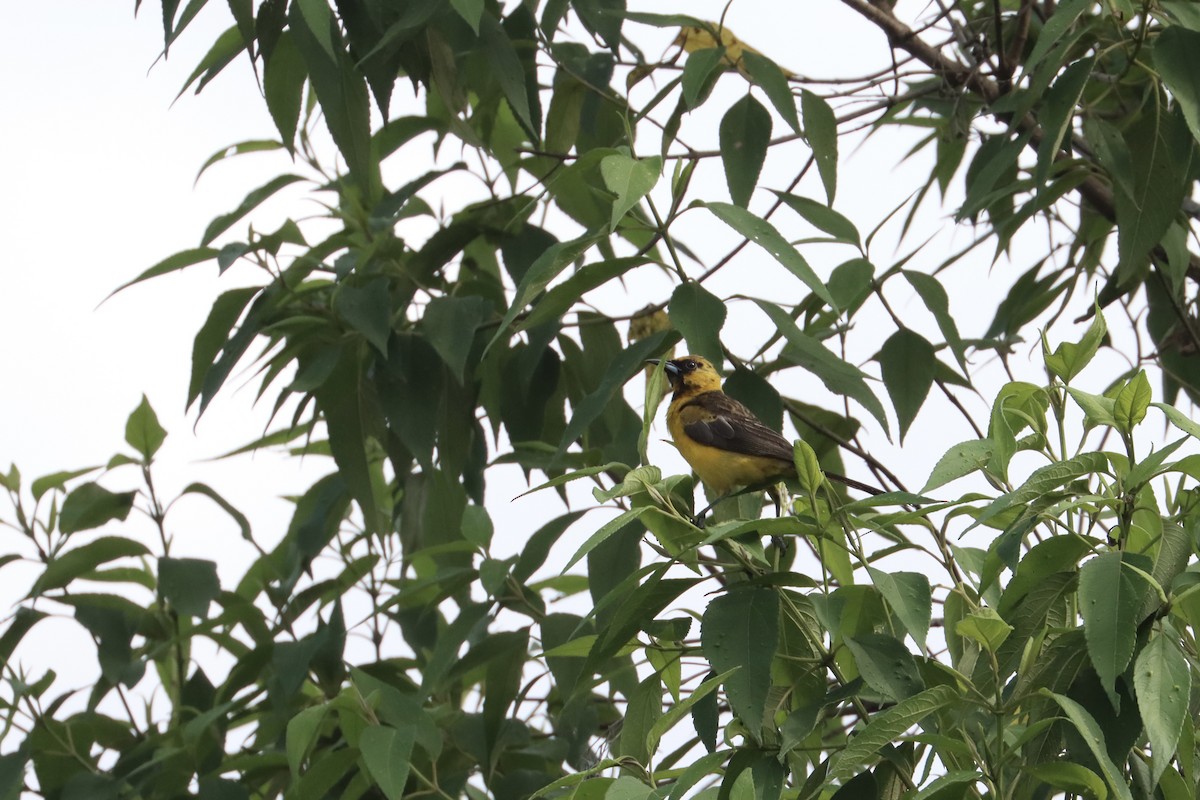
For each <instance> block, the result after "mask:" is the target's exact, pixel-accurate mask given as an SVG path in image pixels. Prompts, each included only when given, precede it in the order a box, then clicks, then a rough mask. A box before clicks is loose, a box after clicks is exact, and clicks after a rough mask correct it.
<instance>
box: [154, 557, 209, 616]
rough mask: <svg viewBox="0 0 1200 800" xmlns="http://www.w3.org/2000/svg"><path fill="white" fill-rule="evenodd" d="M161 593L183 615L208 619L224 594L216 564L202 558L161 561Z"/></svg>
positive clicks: (166, 559) (159, 560) (165, 558)
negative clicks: (213, 604)
mask: <svg viewBox="0 0 1200 800" xmlns="http://www.w3.org/2000/svg"><path fill="white" fill-rule="evenodd" d="M158 590H159V592H160V593H161V594H162V596H163V597H164V598H166V600H167V602H169V603H170V604H171V606H172V607H173V608H174V609H175V610H176V611H178V612H179V613H180V614H183V615H185V616H191V617H199V618H201V619H205V618H207V617H208V607H209V604H210V603H212V601H213V600H216V599H217V596H218V595H219V594H221V582H220V580H219V579H218V578H217V564H216V562H215V561H205V560H204V559H199V558H168V557H166V556H163V557H162V558H160V559H158Z"/></svg>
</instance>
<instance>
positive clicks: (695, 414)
mask: <svg viewBox="0 0 1200 800" xmlns="http://www.w3.org/2000/svg"><path fill="white" fill-rule="evenodd" d="M679 413H680V419H681V420H682V422H683V430H684V432H685V433H686V434H687V435H688V436H690V437H692V438H693V439H695V440H696V441H697V442H699V443H700V444H705V445H708V446H709V447H716V448H719V449H721V450H728V451H730V452H733V453H741V454H743V455H748V456H764V457H766V458H777V459H780V460H781V461H786V462H787V463H789V464H790V463H792V443H791V442H789V441H788V440H787V439H785V438H783V436H781V435H780V434H779V433H778V432H777V431H774V430H772V429H771V428H769V427H767V426H766V424H764V423H763V421H762V420H760V419H759V418H758V417H756V416H754V412H752V411H751V410H750V409H748V408H746V407H745V406H744V405H742V404H741V403H739V402H738V401H737V400H734V399H733V398H732V397H730V396H729V395H727V394H725V393H724V392H705V393H703V394H698V395H696V397H694V398H693V399H692V400H690V401H689V402H688V403H686V404H685V405H684V406H683V407H682V408H680V410H679Z"/></svg>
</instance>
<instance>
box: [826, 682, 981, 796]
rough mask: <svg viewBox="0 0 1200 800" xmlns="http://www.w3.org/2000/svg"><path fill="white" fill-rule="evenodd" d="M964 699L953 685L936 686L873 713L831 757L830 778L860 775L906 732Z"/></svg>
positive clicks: (844, 778)
mask: <svg viewBox="0 0 1200 800" xmlns="http://www.w3.org/2000/svg"><path fill="white" fill-rule="evenodd" d="M959 700H960V697H959V694H958V690H957V689H956V688H954V687H951V686H934V687H932V688H929V689H926V690H925V691H923V692H921V693H919V694H915V695H913V696H912V697H909V698H907V699H905V700H901V701H900V702H899V703H897V704H896V705H894V706H892V707H891V708H889V709H887V710H886V711H882V712H880V713H877V714H874V715H872V716H871V721H870V722H869V723H867V725H866V727H864V728H863V729H862V730H860V731H859V732H858V734H857V735H855V736H854V737H852V738H851V739H850V740H849V741H848V743H847V744H846V747H845V748H844V749H843V750H842V751H841V752H839V753H837V754H836V755H834V756H832V757H831V758H830V759H829V771H828V774H829V777H830V778H832V779H835V780H846V779H847V778H850V777H852V776H853V775H856V774H858V772H859V769H860V768H861V767H863V766H865V765H866V764H868V763H870V762H871V760H872V759H873V758H874V757H875V754H876V753H877V752H878V751H879V750H880V749H881V748H883V747H885V746H887V745H888V744H890V743H892V742H893V741H895V740H896V739H897V738H898V737H900V736H901V735H902V734H903V733H904V732H905V731H907V730H908V729H909V728H911V727H912V726H913V725H916V724H917V723H919V722H920V721H921V720H923V719H925V717H927V716H929V715H930V714H932V713H933V712H935V711H937V710H939V709H941V708H945V707H946V706H948V705H950V704H951V703H954V702H958V701H959Z"/></svg>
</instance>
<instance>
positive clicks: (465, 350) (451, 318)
mask: <svg viewBox="0 0 1200 800" xmlns="http://www.w3.org/2000/svg"><path fill="white" fill-rule="evenodd" d="M491 313H492V304H491V302H489V301H488V300H487V299H485V298H483V297H477V296H472V297H449V296H447V297H435V298H434V299H433V300H431V301H430V302H429V305H428V306H426V307H425V316H424V317H423V318H422V320H421V326H422V328H423V329H424V331H425V338H426V339H428V340H429V343H430V344H431V345H433V349H434V350H436V351H437V353H438V355H440V356H441V357H442V360H443V361H445V362H446V365H447V366H448V367H450V371H451V373H453V375H454V377H455V378H457V379H458V382H459V383H460V384H461V383H462V382H463V380H464V375H465V373H466V368H467V358H468V356H470V353H471V345H472V344H474V342H475V331H476V330H477V329H478V328H479V326H480V325H481V324H483V322H484V321H485V320H486V319H487V318H488V317H490V316H491Z"/></svg>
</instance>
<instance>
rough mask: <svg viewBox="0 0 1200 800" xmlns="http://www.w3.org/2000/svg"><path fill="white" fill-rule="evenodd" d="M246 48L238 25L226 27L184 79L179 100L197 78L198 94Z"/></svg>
mask: <svg viewBox="0 0 1200 800" xmlns="http://www.w3.org/2000/svg"><path fill="white" fill-rule="evenodd" d="M245 49H246V42H245V40H244V39H243V38H242V33H241V31H239V30H238V28H237V26H236V25H234V26H233V27H230V28H226V29H225V31H224V32H222V33H221V35H219V36H218V37H217V38H216V39H215V40H214V41H213V44H212V46H211V47H210V48H209V49H208V52H206V53H205V54H204V56H203V57H201V59H200V62H199V63H198V64H196V68H195V69H194V70H192V74H191V75H189V76H188V79H187V80H186V81H184V84H183V87H182V88H181V89H180V90H179V94H177V95H176V96H175V99H176V100H178V99H179V98H180V97H182V96H183V93H184V92H186V91H187V90H188V88H189V87H191V85H192V84H193V83H196V81H197V80H199V81H200V83H199V84H198V85H197V86H196V94H200V92H201V91H202V90H203V89H204V87H205V86H207V85H208V83H209V82H210V81H211V80H212V79H213V78H215V77H217V75H219V74H221V70H223V69H225V67H227V66H229V64H230V63H231V62H232V61H233V59H235V58H237V56H238V54H239V53H241V52H242V51H243V50H245Z"/></svg>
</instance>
